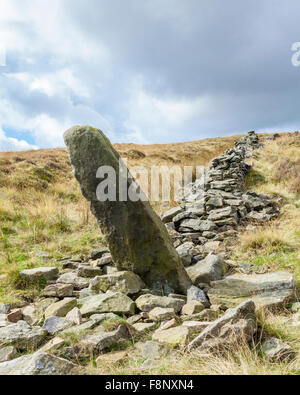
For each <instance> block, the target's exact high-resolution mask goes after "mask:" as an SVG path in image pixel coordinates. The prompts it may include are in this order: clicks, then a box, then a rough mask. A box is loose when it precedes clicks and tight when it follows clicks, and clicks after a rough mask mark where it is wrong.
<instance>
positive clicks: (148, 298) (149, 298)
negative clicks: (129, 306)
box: [135, 294, 185, 313]
mask: <svg viewBox="0 0 300 395" xmlns="http://www.w3.org/2000/svg"><path fill="white" fill-rule="evenodd" d="M135 303H136V305H137V307H138V309H140V310H141V311H144V312H146V313H149V312H150V311H151V310H153V309H155V308H156V307H162V308H171V309H174V311H175V313H178V312H179V311H180V310H181V309H182V307H183V306H184V304H185V302H184V300H182V299H175V298H170V297H168V296H156V295H152V294H146V295H142V296H140V297H139V298H137V300H136V301H135Z"/></svg>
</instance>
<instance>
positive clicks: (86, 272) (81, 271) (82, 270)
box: [77, 266, 102, 278]
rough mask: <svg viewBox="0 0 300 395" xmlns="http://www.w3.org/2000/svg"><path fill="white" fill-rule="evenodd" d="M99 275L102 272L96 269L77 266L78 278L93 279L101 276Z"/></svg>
mask: <svg viewBox="0 0 300 395" xmlns="http://www.w3.org/2000/svg"><path fill="white" fill-rule="evenodd" d="M101 274H102V270H101V269H100V268H98V267H91V266H79V268H78V270H77V275H78V277H84V278H94V277H96V276H101Z"/></svg>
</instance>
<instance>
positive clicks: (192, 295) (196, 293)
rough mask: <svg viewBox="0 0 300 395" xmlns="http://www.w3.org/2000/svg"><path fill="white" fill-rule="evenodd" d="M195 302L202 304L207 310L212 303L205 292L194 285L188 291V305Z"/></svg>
mask: <svg viewBox="0 0 300 395" xmlns="http://www.w3.org/2000/svg"><path fill="white" fill-rule="evenodd" d="M194 300H196V301H198V302H201V303H202V304H203V306H204V307H205V308H209V307H210V301H209V300H208V298H207V296H206V294H205V292H203V291H202V289H200V288H197V287H195V286H194V285H192V286H191V287H190V288H189V289H188V291H187V303H189V302H192V301H194Z"/></svg>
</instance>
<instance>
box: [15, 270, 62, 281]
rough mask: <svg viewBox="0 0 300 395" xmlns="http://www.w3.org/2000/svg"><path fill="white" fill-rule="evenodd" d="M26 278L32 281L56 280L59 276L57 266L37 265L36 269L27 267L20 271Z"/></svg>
mask: <svg viewBox="0 0 300 395" xmlns="http://www.w3.org/2000/svg"><path fill="white" fill-rule="evenodd" d="M20 276H21V277H22V278H24V280H26V281H28V282H30V283H32V282H37V281H41V280H43V281H54V280H56V279H57V277H58V269H57V267H37V268H35V269H26V270H22V271H21V272H20Z"/></svg>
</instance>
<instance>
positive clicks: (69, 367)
mask: <svg viewBox="0 0 300 395" xmlns="http://www.w3.org/2000/svg"><path fill="white" fill-rule="evenodd" d="M75 368H76V365H74V364H73V363H71V362H69V361H67V360H66V359H62V358H58V357H55V356H54V355H50V354H46V353H43V352H39V351H38V352H37V353H35V354H31V355H25V356H23V357H20V358H17V359H14V360H12V361H9V362H4V363H1V364H0V375H3V376H60V375H62V376H64V375H70V374H71V373H72V371H73V369H75Z"/></svg>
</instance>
